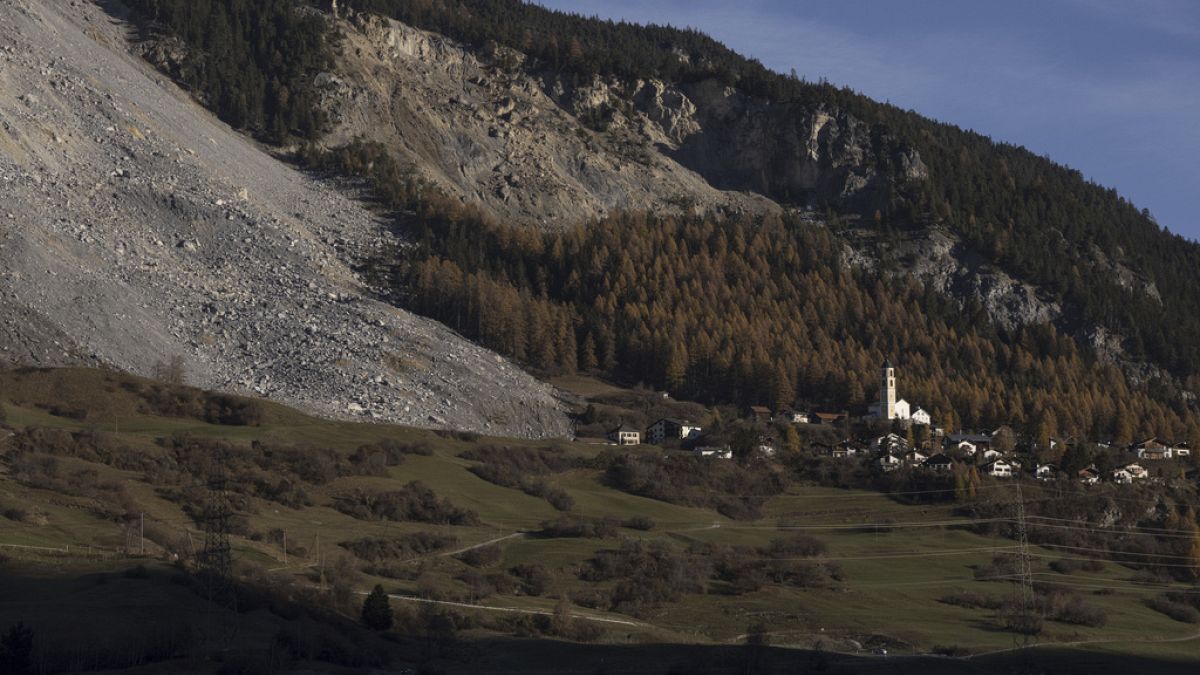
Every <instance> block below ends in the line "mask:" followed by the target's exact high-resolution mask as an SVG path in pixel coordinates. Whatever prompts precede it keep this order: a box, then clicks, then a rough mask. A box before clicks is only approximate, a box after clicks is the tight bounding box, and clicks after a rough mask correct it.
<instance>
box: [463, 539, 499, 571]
mask: <svg viewBox="0 0 1200 675" xmlns="http://www.w3.org/2000/svg"><path fill="white" fill-rule="evenodd" d="M502 555H503V552H502V551H501V550H500V547H499V546H497V545H496V544H488V545H487V546H476V547H475V548H472V549H468V550H466V551H463V552H462V553H460V554H458V555H457V556H455V557H456V558H458V559H459V560H461V561H463V562H464V563H466V564H468V565H470V566H471V567H488V566H489V565H495V564H496V563H498V562H500V558H501V556H502Z"/></svg>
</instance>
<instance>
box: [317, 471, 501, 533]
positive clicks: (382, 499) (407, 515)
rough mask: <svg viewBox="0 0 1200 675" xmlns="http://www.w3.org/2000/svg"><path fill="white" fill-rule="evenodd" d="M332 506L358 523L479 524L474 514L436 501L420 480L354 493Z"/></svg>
mask: <svg viewBox="0 0 1200 675" xmlns="http://www.w3.org/2000/svg"><path fill="white" fill-rule="evenodd" d="M333 505H334V508H336V509H337V510H338V511H341V512H342V513H345V514H346V515H348V516H351V517H353V518H357V519H359V520H391V521H396V522H407V521H412V522H420V523H435V524H441V525H476V524H478V523H479V516H478V515H477V514H476V513H475V512H474V511H467V510H464V509H460V508H458V507H456V506H454V505H453V504H451V503H450V501H449V500H446V499H439V498H438V496H437V493H435V492H434V491H433V490H431V489H430V488H429V487H427V486H426V485H425V484H424V483H421V482H420V481H413V482H411V483H408V484H407V485H405V486H404V487H403V488H402V489H400V490H393V491H390V492H364V491H362V490H357V491H355V492H353V493H350V494H348V495H342V496H339V497H336V498H335V499H334V504H333Z"/></svg>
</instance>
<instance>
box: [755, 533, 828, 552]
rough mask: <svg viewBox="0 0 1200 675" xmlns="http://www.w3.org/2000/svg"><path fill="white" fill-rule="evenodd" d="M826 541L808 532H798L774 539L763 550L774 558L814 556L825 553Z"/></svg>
mask: <svg viewBox="0 0 1200 675" xmlns="http://www.w3.org/2000/svg"><path fill="white" fill-rule="evenodd" d="M825 550H826V549H825V543H824V542H822V541H821V540H820V539H817V538H816V537H812V536H809V535H807V534H796V535H792V536H790V537H788V538H786V539H773V540H772V541H771V545H770V546H768V547H767V548H766V550H764V551H763V554H764V555H768V556H771V557H772V558H814V557H816V556H819V555H824V554H825Z"/></svg>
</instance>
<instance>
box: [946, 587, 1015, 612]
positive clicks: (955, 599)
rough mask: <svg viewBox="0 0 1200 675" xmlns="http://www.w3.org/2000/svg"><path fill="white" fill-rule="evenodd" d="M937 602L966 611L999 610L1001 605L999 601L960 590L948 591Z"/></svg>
mask: <svg viewBox="0 0 1200 675" xmlns="http://www.w3.org/2000/svg"><path fill="white" fill-rule="evenodd" d="M938 602H941V603H945V604H947V605H954V606H955V607H966V608H968V609H1000V606H1001V605H1002V603H1001V601H1000V600H998V599H996V598H993V597H990V596H987V595H984V594H982V593H976V592H975V591H966V590H962V589H959V590H954V591H950V592H949V593H947V594H945V595H943V596H942V597H940V598H938Z"/></svg>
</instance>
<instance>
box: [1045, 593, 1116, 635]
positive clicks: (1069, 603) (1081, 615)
mask: <svg viewBox="0 0 1200 675" xmlns="http://www.w3.org/2000/svg"><path fill="white" fill-rule="evenodd" d="M1049 616H1050V619H1051V620H1053V621H1059V622H1061V623H1070V624H1075V625H1077V626H1090V627H1092V628H1100V627H1102V626H1104V624H1106V623H1108V615H1107V614H1105V613H1104V610H1102V609H1100V608H1099V607H1093V606H1092V605H1089V604H1088V603H1087V601H1085V600H1084V599H1083V598H1081V597H1080V596H1078V595H1071V596H1070V597H1069V598H1067V600H1066V601H1064V602H1063V603H1062V604H1060V605H1059V606H1058V607H1056V608H1055V609H1054V610H1053V611H1052V612H1051V613H1050V615H1049Z"/></svg>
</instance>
